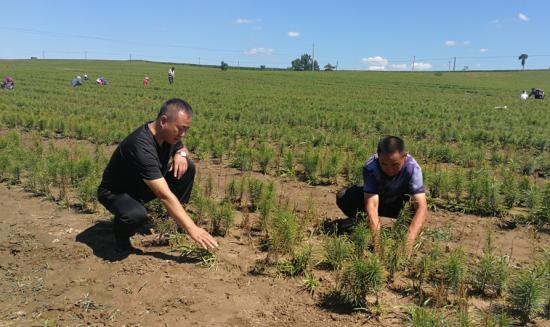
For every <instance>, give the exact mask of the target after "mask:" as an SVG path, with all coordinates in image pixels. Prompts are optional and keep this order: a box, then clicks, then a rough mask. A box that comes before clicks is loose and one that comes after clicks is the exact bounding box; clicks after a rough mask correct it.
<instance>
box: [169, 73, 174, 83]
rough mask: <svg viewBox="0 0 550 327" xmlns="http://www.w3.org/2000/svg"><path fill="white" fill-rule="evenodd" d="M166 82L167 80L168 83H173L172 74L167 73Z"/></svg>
mask: <svg viewBox="0 0 550 327" xmlns="http://www.w3.org/2000/svg"><path fill="white" fill-rule="evenodd" d="M168 82H169V83H170V84H172V83H174V76H172V75H168Z"/></svg>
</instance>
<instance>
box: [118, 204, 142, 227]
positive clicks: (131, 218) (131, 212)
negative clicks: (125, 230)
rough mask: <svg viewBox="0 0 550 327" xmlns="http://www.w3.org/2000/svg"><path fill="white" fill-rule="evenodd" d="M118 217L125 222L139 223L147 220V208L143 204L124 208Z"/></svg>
mask: <svg viewBox="0 0 550 327" xmlns="http://www.w3.org/2000/svg"><path fill="white" fill-rule="evenodd" d="M119 218H120V220H122V221H123V222H124V223H126V224H139V223H142V222H144V221H145V220H147V210H146V209H145V207H143V206H132V207H131V208H128V209H126V210H124V211H123V212H122V213H121V215H120V217H119Z"/></svg>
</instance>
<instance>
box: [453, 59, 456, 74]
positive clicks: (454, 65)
mask: <svg viewBox="0 0 550 327" xmlns="http://www.w3.org/2000/svg"><path fill="white" fill-rule="evenodd" d="M455 68H456V57H454V58H453V72H454V71H455Z"/></svg>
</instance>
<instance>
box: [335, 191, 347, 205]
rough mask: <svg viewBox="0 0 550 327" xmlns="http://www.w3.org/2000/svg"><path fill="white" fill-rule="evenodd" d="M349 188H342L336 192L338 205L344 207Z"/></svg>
mask: <svg viewBox="0 0 550 327" xmlns="http://www.w3.org/2000/svg"><path fill="white" fill-rule="evenodd" d="M347 190H348V188H347V187H346V188H344V189H341V190H340V191H339V192H338V193H336V205H337V206H338V208H340V209H342V208H343V207H345V205H344V204H345V197H346V191H347Z"/></svg>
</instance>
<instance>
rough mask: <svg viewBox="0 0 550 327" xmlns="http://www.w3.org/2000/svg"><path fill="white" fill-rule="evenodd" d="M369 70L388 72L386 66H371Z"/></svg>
mask: <svg viewBox="0 0 550 327" xmlns="http://www.w3.org/2000/svg"><path fill="white" fill-rule="evenodd" d="M369 70H377V71H382V70H386V67H385V66H369Z"/></svg>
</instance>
